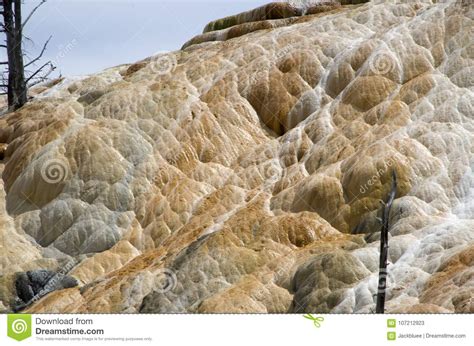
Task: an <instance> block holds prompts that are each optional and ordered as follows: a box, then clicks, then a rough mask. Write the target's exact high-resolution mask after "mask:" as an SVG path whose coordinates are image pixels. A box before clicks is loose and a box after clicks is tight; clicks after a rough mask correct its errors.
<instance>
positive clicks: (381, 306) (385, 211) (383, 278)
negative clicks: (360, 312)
mask: <svg viewBox="0 0 474 346" xmlns="http://www.w3.org/2000/svg"><path fill="white" fill-rule="evenodd" d="M396 194H397V174H396V173H395V170H394V171H393V172H392V187H391V188H390V192H389V194H388V198H387V201H386V202H382V229H381V232H380V260H379V285H378V291H377V303H376V306H375V312H376V313H378V314H383V313H384V312H385V291H386V288H387V264H388V263H387V260H388V232H389V220H390V209H391V208H392V203H393V200H394V199H395V196H396Z"/></svg>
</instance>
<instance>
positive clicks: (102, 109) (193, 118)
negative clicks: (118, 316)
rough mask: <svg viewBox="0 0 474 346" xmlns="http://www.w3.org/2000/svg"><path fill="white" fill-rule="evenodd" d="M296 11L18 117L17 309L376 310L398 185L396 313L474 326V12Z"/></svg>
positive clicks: (13, 263)
mask: <svg viewBox="0 0 474 346" xmlns="http://www.w3.org/2000/svg"><path fill="white" fill-rule="evenodd" d="M357 2H360V1H357ZM279 6H283V5H279ZM284 6H285V8H286V9H287V10H288V11H290V12H291V11H294V13H293V12H291V13H290V14H288V13H287V12H288V11H287V12H285V13H286V14H285V15H284V16H283V15H282V16H276V17H277V18H275V16H265V17H264V18H263V19H262V20H260V19H258V18H259V17H258V16H257V15H255V13H256V12H249V13H247V14H245V15H241V16H240V17H239V16H238V18H240V19H239V20H236V19H235V18H234V19H232V20H229V19H226V20H223V21H220V22H219V21H218V22H215V23H211V24H209V25H208V26H207V29H206V31H208V32H207V33H205V34H203V35H204V36H199V37H197V38H195V39H193V40H191V41H190V42H188V43H187V44H186V45H185V48H183V49H182V50H180V51H176V52H171V53H167V54H161V55H158V56H154V57H150V58H147V59H145V60H143V61H140V62H137V63H135V64H132V65H123V66H118V67H114V68H111V69H109V70H106V71H103V72H101V73H98V74H96V75H93V76H88V77H83V78H75V79H65V80H62V81H60V82H59V83H57V84H56V85H54V86H52V87H50V88H47V89H46V90H44V91H42V92H41V93H40V94H39V95H37V96H36V97H35V99H34V100H33V101H32V102H31V103H29V104H28V105H26V106H25V107H23V108H22V109H20V110H19V111H17V112H16V113H12V114H8V115H7V116H5V117H2V118H0V143H2V144H0V150H3V149H1V148H6V149H5V150H4V151H5V154H4V158H2V159H1V161H0V171H2V172H3V174H2V177H3V180H2V182H1V183H0V186H1V188H0V237H1V238H0V245H1V246H2V251H1V254H0V256H1V259H0V263H1V265H2V267H1V268H0V274H1V277H0V308H2V306H3V309H4V310H10V309H12V305H11V304H12V301H14V299H15V296H16V294H17V292H16V291H15V277H16V273H18V272H26V271H28V270H51V271H54V272H58V271H61V270H63V271H64V274H67V275H69V276H71V277H73V278H75V279H76V280H77V282H78V283H79V285H78V286H77V287H71V288H67V289H61V290H56V291H54V292H52V293H49V294H48V295H46V296H45V297H43V298H42V299H40V300H39V301H38V302H36V303H35V304H33V305H31V306H30V307H28V308H27V310H26V311H28V312H35V313H37V312H49V313H53V312H114V313H121V312H127V313H130V312H131V313H138V312H144V313H147V312H154V313H160V312H163V313H164V312H198V313H207V312H269V313H270V312H315V311H317V312H332V313H337V312H371V311H373V310H374V307H375V297H374V295H375V294H376V293H377V277H378V246H379V243H378V241H377V239H378V234H377V232H378V231H379V230H380V223H379V219H378V216H379V213H380V210H381V208H380V201H381V199H383V198H385V196H386V195H387V193H388V191H389V189H390V182H391V174H392V171H393V170H395V172H396V174H397V177H398V194H397V196H396V199H395V202H394V205H393V207H392V214H391V218H390V249H389V260H390V264H389V266H388V290H387V304H386V308H387V311H388V312H392V313H395V312H474V303H473V295H474V262H473V261H474V257H473V253H474V220H473V216H474V203H473V202H472V201H473V199H474V174H473V169H474V154H473V153H474V116H473V114H474V113H473V109H474V107H473V100H474V97H473V96H474V78H473V76H474V63H473V58H474V42H473V39H472V38H473V37H474V35H473V19H474V18H473V17H474V6H473V5H472V2H470V1H466V0H462V1H456V0H449V1H431V0H416V1H404V0H403V1H402V0H400V1H395V0H391V1H380V0H373V1H370V2H363V3H355V2H354V3H350V4H347V2H343V3H342V4H341V3H336V2H333V1H331V2H330V3H328V2H325V4H324V6H325V7H324V8H323V9H321V11H318V10H314V13H315V14H311V13H308V11H307V9H308V7H305V8H304V9H302V8H301V7H298V6H296V5H295V6H287V5H284ZM315 6H316V7H317V5H315ZM319 6H323V5H319ZM316 7H315V8H316ZM257 11H261V10H257ZM305 11H306V12H305ZM252 13H253V14H252ZM258 13H260V14H261V12H258ZM265 13H268V11H267V12H265ZM293 15H294V16H293ZM249 18H250V20H251V21H249ZM257 19H258V20H257ZM256 20H257V21H256ZM222 23H224V24H222ZM214 29H218V31H213V30H214ZM64 268H66V270H64Z"/></svg>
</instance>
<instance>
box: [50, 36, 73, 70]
mask: <svg viewBox="0 0 474 346" xmlns="http://www.w3.org/2000/svg"><path fill="white" fill-rule="evenodd" d="M78 43H79V42H78V41H77V39H76V38H73V39H72V40H71V41H69V42H67V43H66V44H65V45H62V44H61V45H59V46H58V54H56V56H55V57H54V59H52V60H51V62H52V63H53V65H54V66H58V65H59V62H60V61H62V60H63V59H64V58H65V57H66V56H68V55H69V53H71V52H72V51H73V50H74V48H76V47H77V45H78Z"/></svg>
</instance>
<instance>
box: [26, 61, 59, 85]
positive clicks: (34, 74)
mask: <svg viewBox="0 0 474 346" xmlns="http://www.w3.org/2000/svg"><path fill="white" fill-rule="evenodd" d="M48 65H49V66H50V68H51V70H50V71H49V72H48V73H47V74H46V75H45V76H43V77H42V78H44V79H46V78H47V76H48V75H49V74H50V73H51V72H52V71H54V70H55V67H54V65H53V64H52V63H51V61H48V62H47V63H45V64H44V65H42V66H41V67H40V68H39V69H37V70H36V71H35V72H34V73H33V74H32V75H31V76H29V77H28V78H27V79H26V83H27V84H28V83H29V82H30V81H31V80H32V79H33V78H34V77H35V76H37V75H38V74H39V73H40V72H41V71H42V70H43V69H44V68H45V67H46V66H48Z"/></svg>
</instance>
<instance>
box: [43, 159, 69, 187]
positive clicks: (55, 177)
mask: <svg viewBox="0 0 474 346" xmlns="http://www.w3.org/2000/svg"><path fill="white" fill-rule="evenodd" d="M68 176H69V164H68V162H67V161H65V160H60V159H50V160H46V161H45V162H44V163H43V164H42V166H41V178H42V179H43V180H44V181H45V182H47V183H48V184H59V183H61V182H63V181H64V180H66V179H67V177H68Z"/></svg>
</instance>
